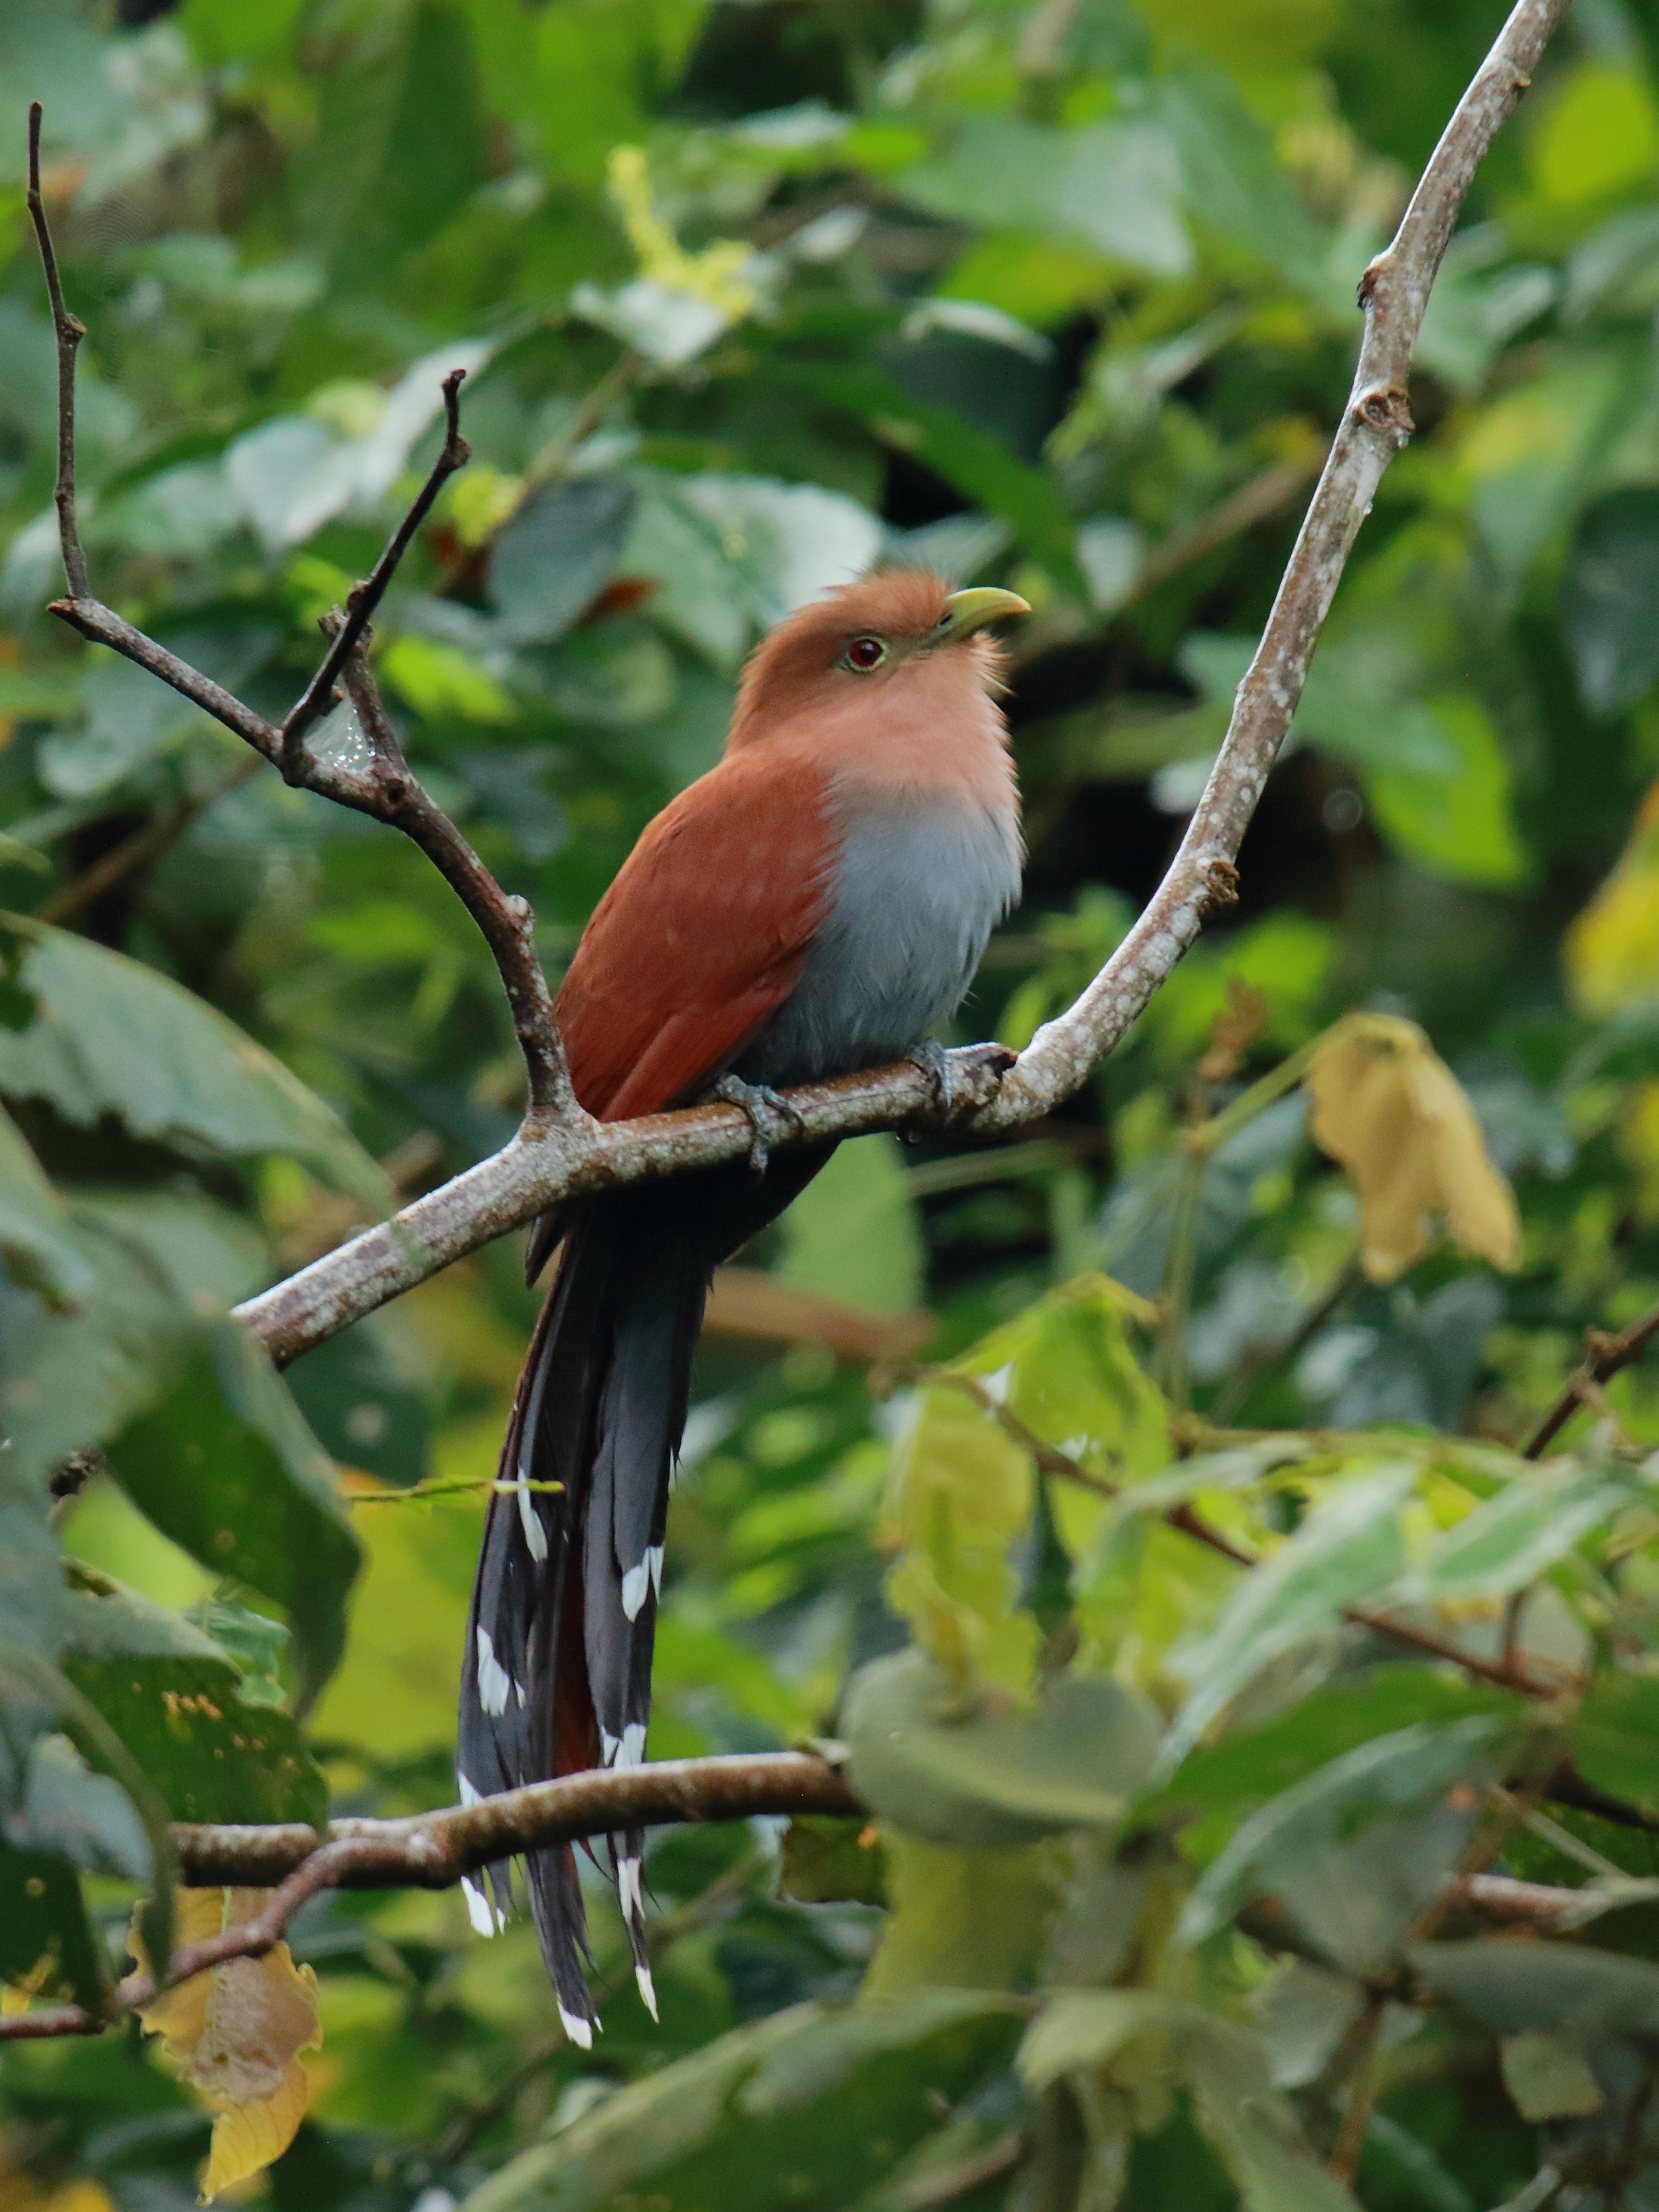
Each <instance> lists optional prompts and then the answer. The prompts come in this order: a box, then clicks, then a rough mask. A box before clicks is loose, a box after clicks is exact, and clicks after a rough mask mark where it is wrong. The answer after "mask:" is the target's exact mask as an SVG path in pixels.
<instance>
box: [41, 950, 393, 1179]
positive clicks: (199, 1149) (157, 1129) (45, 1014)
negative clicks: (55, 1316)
mask: <svg viewBox="0 0 1659 2212" xmlns="http://www.w3.org/2000/svg"><path fill="white" fill-rule="evenodd" d="M8 938H9V939H10V941H11V944H12V945H13V946H14V947H15V948H17V949H18V950H19V951H21V968H20V970H19V976H20V980H21V983H22V985H23V987H24V988H25V989H26V990H27V991H29V992H30V993H31V994H33V997H34V1000H35V1001H36V1005H37V1009H38V1011H37V1012H36V1016H35V1018H34V1020H33V1022H32V1023H31V1024H29V1026H28V1027H27V1029H25V1030H6V1029H0V1094H9V1095H10V1096H11V1097H20V1098H44V1099H46V1100H48V1101H49V1102H50V1103H52V1105H53V1106H54V1107H55V1108H56V1109H57V1110H58V1112H59V1113H60V1114H61V1115H64V1118H65V1119H66V1120H68V1121H75V1122H78V1123H80V1124H81V1125H82V1126H83V1127H92V1126H93V1125H94V1124H95V1123H96V1122H97V1121H99V1120H100V1118H101V1117H102V1116H103V1115H106V1114H112V1115H117V1116H118V1118H119V1119H120V1120H121V1121H123V1122H125V1125H126V1127H128V1128H129V1129H130V1130H131V1132H132V1133H133V1134H134V1135H135V1136H137V1137H147V1138H152V1139H155V1140H156V1141H158V1142H160V1143H162V1144H167V1145H172V1146H175V1147H177V1148H178V1149H179V1150H181V1151H184V1152H196V1153H203V1152H205V1153H208V1154H210V1155H222V1156H226V1157H228V1158H234V1159H246V1158H255V1157H258V1155H260V1154H262V1153H267V1152H283V1153H287V1154H289V1156H290V1157H292V1158H295V1159H298V1160H300V1161H301V1162H303V1163H304V1164H305V1165H306V1166H307V1167H308V1168H310V1169H312V1170H313V1172H314V1173H316V1174H317V1175H318V1176H321V1177H322V1178H323V1180H324V1181H325V1182H330V1183H333V1184H335V1185H337V1187H338V1188H340V1189H342V1190H345V1191H349V1193H351V1194H352V1195H353V1196H355V1197H360V1198H362V1199H363V1200H365V1201H366V1202H367V1203H368V1204H371V1205H374V1206H386V1205H387V1204H388V1203H389V1202H390V1189H389V1186H388V1184H387V1182H386V1176H385V1174H384V1172H383V1171H382V1170H380V1168H379V1167H378V1166H377V1165H376V1164H375V1163H374V1160H372V1159H371V1158H369V1156H368V1153H367V1152H364V1151H363V1149H362V1146H360V1145H359V1144H358V1143H357V1142H356V1139H355V1138H353V1137H352V1135H351V1134H350V1133H349V1131H348V1130H347V1129H346V1127H345V1126H344V1124H343V1122H342V1121H340V1120H339V1118H338V1116H337V1115H336V1114H335V1113H334V1112H333V1110H332V1109H331V1108H330V1107H328V1106H326V1105H325V1104H324V1103H323V1101H322V1100H321V1099H320V1098H319V1097H317V1096H316V1095H315V1093H314V1092H313V1091H307V1089H306V1087H305V1085H303V1084H302V1083H301V1082H300V1081H299V1079H297V1078H296V1077H295V1076H293V1075H291V1074H290V1073H289V1071H288V1069H287V1068H285V1067H284V1066H283V1064H282V1062H281V1061H280V1060H276V1059H274V1058H273V1057H272V1056H271V1054H270V1053H268V1052H266V1051H265V1050H264V1048H263V1047H262V1046H260V1045H257V1044H255V1043H254V1042H253V1040H252V1037H250V1036H245V1035H244V1033H243V1032H242V1031H241V1030H239V1029H238V1028H237V1027H236V1026H235V1024H234V1023H233V1022H229V1021H227V1020H226V1018H225V1017H224V1016H223V1015H222V1014H221V1013H219V1012H216V1010H215V1009H214V1008H213V1007H211V1006H208V1005H207V1004H206V1002H205V1001H204V1000H201V999H198V998H197V997H195V996H194V994H192V993H191V992H189V991H186V990H185V989H184V988H182V987H181V986H180V985H179V984H177V983H174V982H172V981H169V980H168V978H167V977H166V976H165V975H158V974H157V973H156V971H155V969H153V968H146V967H144V966H143V964H142V963H139V962H138V961H136V960H128V959H125V957H123V956H122V955H121V954H120V953H118V952H111V951H106V948H105V947H104V946H103V945H95V944H94V943H93V942H92V940H91V939H88V938H85V937H76V936H74V935H72V934H71V933H70V932H69V931H67V930H61V929H49V928H47V927H45V926H44V925H42V924H41V923H40V922H35V921H27V920H26V919H24V918H23V917H21V916H20V915H5V916H3V917H0V941H3V940H4V939H8Z"/></svg>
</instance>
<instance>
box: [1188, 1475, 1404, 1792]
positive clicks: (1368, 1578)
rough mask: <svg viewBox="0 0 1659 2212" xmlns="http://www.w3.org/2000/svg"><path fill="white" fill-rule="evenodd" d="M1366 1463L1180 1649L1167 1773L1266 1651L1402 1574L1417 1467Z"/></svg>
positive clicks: (1272, 1653)
mask: <svg viewBox="0 0 1659 2212" xmlns="http://www.w3.org/2000/svg"><path fill="white" fill-rule="evenodd" d="M1363 1467H1364V1462H1362V1463H1361V1467H1360V1468H1356V1469H1355V1470H1354V1471H1353V1474H1352V1479H1351V1480H1348V1481H1346V1482H1345V1483H1343V1484H1342V1485H1341V1486H1340V1488H1338V1489H1335V1490H1334V1491H1330V1492H1327V1494H1326V1495H1325V1496H1324V1497H1323V1498H1321V1499H1320V1500H1319V1502H1318V1504H1316V1505H1315V1506H1314V1508H1313V1510H1311V1511H1310V1513H1309V1515H1308V1516H1307V1518H1306V1520H1305V1521H1304V1522H1303V1523H1302V1525H1301V1527H1300V1528H1298V1529H1297V1532H1296V1534H1294V1535H1293V1536H1291V1538H1290V1539H1289V1540H1288V1541H1286V1542H1285V1543H1284V1544H1281V1545H1280V1547H1279V1549H1278V1550H1277V1551H1276V1552H1274V1553H1273V1554H1272V1555H1271V1557H1270V1558H1268V1559H1267V1560H1266V1561H1264V1563H1263V1564H1262V1565H1261V1566H1259V1567H1255V1568H1254V1569H1252V1570H1251V1571H1250V1572H1249V1573H1248V1574H1247V1575H1245V1576H1244V1577H1243V1580H1242V1581H1241V1582H1240V1583H1239V1585H1238V1588H1237V1591H1236V1592H1235V1594H1234V1595H1233V1597H1232V1598H1231V1600H1230V1601H1229V1602H1228V1604H1227V1605H1226V1606H1225V1607H1224V1608H1223V1609H1222V1613H1221V1617H1220V1619H1219V1620H1218V1621H1217V1622H1216V1624H1215V1626H1214V1627H1213V1628H1212V1630H1211V1631H1210V1632H1209V1633H1208V1634H1207V1635H1206V1637H1205V1638H1204V1639H1203V1640H1202V1642H1201V1643H1200V1644H1198V1645H1197V1646H1196V1647H1195V1648H1194V1649H1192V1650H1189V1651H1188V1653H1187V1654H1186V1655H1184V1658H1185V1663H1184V1666H1183V1667H1182V1672H1183V1673H1184V1674H1185V1675H1186V1677H1187V1680H1188V1683H1189V1685H1190V1690H1189V1693H1188V1699H1187V1702H1186V1704H1185V1705H1183V1706H1182V1710H1181V1711H1180V1712H1179V1713H1178V1714H1177V1715H1176V1719H1175V1721H1174V1723H1172V1725H1171V1727H1170V1733H1169V1735H1168V1737H1167V1738H1166V1740H1165V1743H1164V1755H1163V1759H1162V1762H1161V1763H1162V1765H1163V1767H1164V1771H1166V1772H1168V1771H1171V1770H1173V1768H1174V1767H1175V1766H1176V1765H1178V1764H1179V1763H1180V1761H1181V1759H1182V1758H1183V1757H1184V1756H1185V1755H1186V1753H1188V1751H1189V1750H1190V1749H1191V1748H1192V1747H1193V1745H1194V1744H1195V1743H1196V1742H1197V1741H1198V1739H1199V1737H1200V1735H1202V1734H1203V1732H1204V1730H1205V1729H1206V1728H1207V1727H1208V1726H1209V1724H1210V1723H1211V1722H1212V1720H1213V1719H1214V1718H1215V1717H1216V1716H1217V1714H1218V1713H1219V1712H1220V1711H1222V1710H1223V1709H1224V1707H1225V1706H1226V1705H1229V1704H1230V1703H1231V1700H1232V1699H1233V1698H1234V1697H1236V1696H1237V1693H1238V1692H1239V1691H1240V1690H1242V1689H1243V1687H1244V1686H1245V1684H1246V1683H1247V1682H1249V1680H1250V1679H1251V1677H1252V1676H1253V1675H1254V1674H1257V1673H1259V1671H1260V1670H1261V1668H1263V1667H1265V1666H1266V1665H1267V1662H1268V1661H1269V1660H1270V1659H1276V1658H1278V1657H1279V1656H1280V1654H1281V1653H1284V1652H1286V1651H1289V1650H1292V1649H1293V1648H1294V1647H1295V1646H1296V1645H1297V1644H1300V1643H1302V1642H1304V1640H1305V1639H1306V1638H1308V1637H1310V1636H1313V1635H1316V1634H1317V1633H1318V1632H1320V1631H1321V1630H1322V1629H1325V1628H1328V1626H1330V1625H1331V1624H1332V1623H1333V1622H1334V1621H1335V1620H1337V1619H1338V1618H1339V1617H1340V1614H1341V1612H1342V1609H1343V1607H1345V1606H1347V1605H1351V1604H1352V1603H1353V1602H1354V1601H1356V1600H1357V1599H1358V1598H1360V1597H1363V1596H1364V1595H1367V1594H1368V1593H1370V1592H1371V1591H1374V1590H1377V1589H1383V1587H1385V1586H1386V1585H1387V1584H1388V1583H1391V1582H1393V1581H1394V1580H1395V1577H1396V1576H1398V1574H1399V1573H1400V1571H1401V1568H1402V1567H1403V1566H1404V1565H1405V1557H1406V1555H1405V1540H1404V1538H1403V1536H1402V1534H1401V1528H1400V1522H1399V1513H1400V1509H1401V1505H1403V1504H1404V1503H1405V1501H1406V1498H1407V1496H1408V1494H1409V1493H1410V1492H1411V1489H1412V1486H1413V1482H1414V1480H1415V1479H1416V1474H1417V1470H1416V1468H1415V1467H1414V1466H1413V1465H1412V1464H1409V1463H1402V1462H1395V1463H1393V1464H1384V1465H1383V1466H1381V1467H1378V1466H1377V1465H1376V1462H1371V1463H1370V1472H1363V1471H1361V1470H1362V1468H1363ZM1181 1661H1182V1655H1180V1654H1177V1655H1176V1663H1177V1664H1180V1663H1181Z"/></svg>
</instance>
